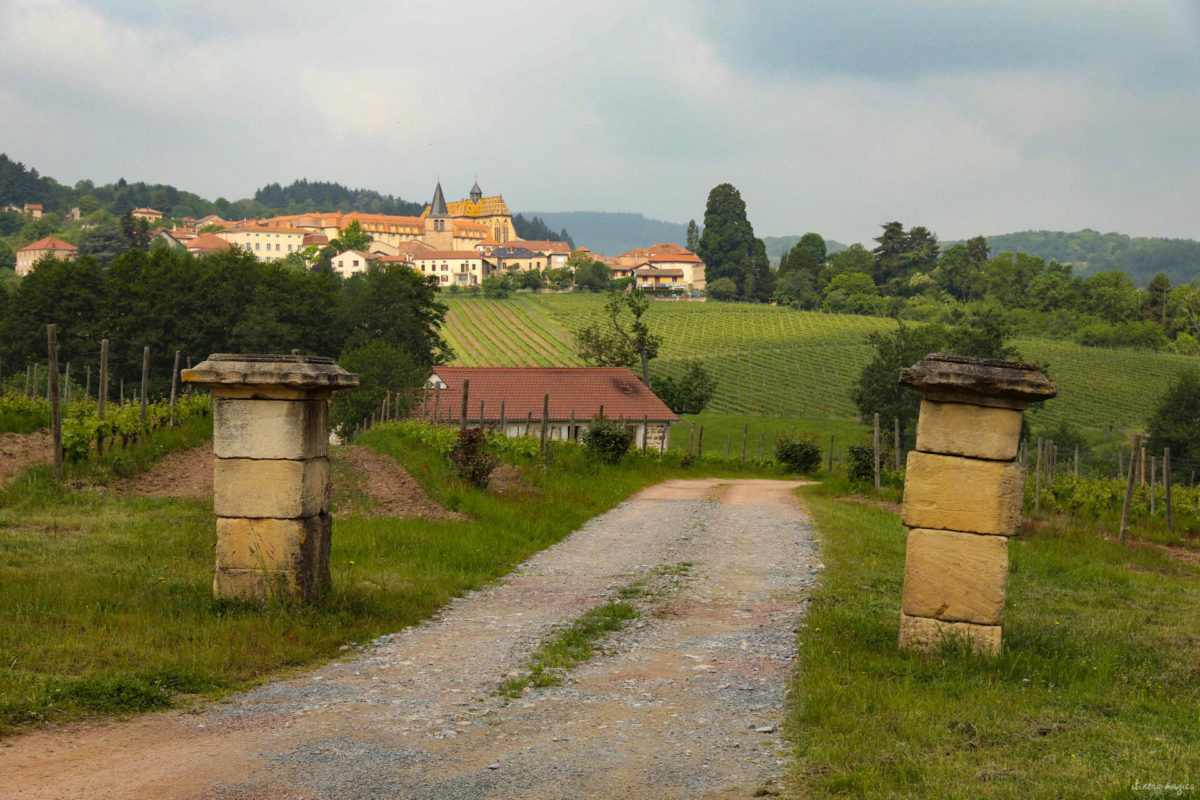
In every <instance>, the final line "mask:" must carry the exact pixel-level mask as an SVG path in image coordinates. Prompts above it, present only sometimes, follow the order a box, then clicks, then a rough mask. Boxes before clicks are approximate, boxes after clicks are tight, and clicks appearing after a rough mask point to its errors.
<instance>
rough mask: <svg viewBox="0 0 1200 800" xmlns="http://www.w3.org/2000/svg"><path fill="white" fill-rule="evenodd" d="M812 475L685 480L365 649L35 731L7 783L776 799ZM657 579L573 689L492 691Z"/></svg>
mask: <svg viewBox="0 0 1200 800" xmlns="http://www.w3.org/2000/svg"><path fill="white" fill-rule="evenodd" d="M795 485H796V484H795V483H791V482H781V481H757V480H756V481H732V482H721V481H716V480H701V481H671V482H668V483H665V484H662V485H660V486H657V487H654V488H652V489H650V490H647V491H645V492H643V493H642V494H640V495H638V496H637V497H635V498H634V499H632V500H631V501H628V502H626V503H624V504H622V505H621V506H619V507H618V508H616V509H614V510H613V511H612V512H609V513H608V514H605V515H602V516H601V517H598V518H596V519H594V520H592V521H591V522H589V523H588V524H587V525H585V526H584V527H583V528H582V529H580V530H579V531H577V532H576V533H574V534H572V535H571V536H570V537H568V538H567V539H566V540H564V541H563V542H561V543H560V544H558V545H556V546H554V547H552V548H549V549H548V550H546V551H544V552H542V553H540V554H538V555H537V556H535V557H534V558H532V559H531V560H530V561H528V562H526V564H525V565H523V566H522V567H521V568H520V569H519V570H518V571H516V572H515V573H514V574H513V575H510V576H509V577H508V578H507V579H506V580H505V581H504V582H503V583H502V584H499V585H497V586H495V587H492V588H490V589H487V590H485V591H481V592H477V593H474V594H472V595H469V596H467V597H464V598H460V599H459V600H457V601H455V602H454V603H453V604H452V605H451V606H450V607H449V608H448V609H446V610H445V611H444V612H443V614H442V615H440V617H439V618H438V619H436V620H433V621H431V622H429V623H426V624H424V625H420V626H417V627H415V628H411V629H408V630H405V631H403V632H401V633H398V634H394V635H392V636H388V637H384V638H383V639H381V640H379V641H378V642H376V643H374V644H373V645H372V646H371V647H370V648H368V649H367V650H366V651H365V652H363V653H361V654H360V655H358V656H356V657H354V658H353V659H350V660H346V661H343V662H335V663H331V664H327V665H325V666H323V667H320V668H318V669H315V670H311V671H309V672H307V673H306V674H304V675H303V676H301V677H298V678H296V679H294V680H290V681H286V682H279V683H273V684H268V685H265V686H263V687H260V688H259V689H256V690H254V691H251V692H248V693H246V694H243V695H240V696H237V697H234V698H231V700H230V702H228V703H226V704H216V705H213V706H211V707H209V708H207V709H203V710H197V711H190V712H188V711H185V712H171V713H167V714H159V715H154V716H149V717H142V718H138V719H135V720H132V721H128V722H115V723H111V724H107V725H100V726H95V725H74V726H68V727H65V728H61V729H49V730H43V731H37V732H33V733H30V734H26V735H23V736H19V737H16V738H15V739H12V740H9V741H8V742H6V743H5V744H7V745H11V746H8V747H0V774H3V776H4V779H3V784H4V796H5V797H6V798H72V799H73V800H85V799H86V798H106V799H107V798H155V799H156V800H157V799H158V798H163V799H164V800H165V799H168V798H214V799H215V798H223V799H230V798H243V799H244V800H249V798H285V797H286V798H438V799H439V800H447V799H452V798H472V799H474V798H552V797H553V798H559V797H561V798H568V797H571V798H575V797H580V798H581V797H594V798H613V797H628V798H698V797H709V798H735V797H737V798H741V797H751V796H754V795H755V794H756V793H763V794H773V793H774V792H775V788H774V787H775V785H776V784H775V783H774V781H775V780H776V779H777V777H778V776H779V774H780V772H781V771H782V764H783V752H782V747H783V743H782V742H781V740H780V733H779V731H778V725H779V723H780V709H781V708H782V705H783V701H784V686H785V682H786V678H787V676H788V674H789V672H790V670H791V667H792V663H793V658H794V656H795V651H794V648H795V636H794V633H793V631H794V628H795V626H796V625H797V624H798V622H799V620H800V619H801V616H802V613H803V608H804V603H805V600H806V594H807V589H808V588H809V587H810V586H811V584H812V583H813V581H815V579H816V574H817V569H818V565H817V564H816V560H815V553H814V552H813V549H812V546H813V545H812V536H811V531H810V528H809V526H808V524H807V522H806V520H805V518H804V515H803V513H802V512H801V511H800V509H799V508H798V506H797V505H796V504H795V502H794V500H793V498H792V497H791V495H790V489H791V487H793V486H795ZM639 578H641V579H644V580H647V581H649V582H650V583H655V582H658V583H659V584H664V585H665V586H666V588H664V589H663V591H662V592H661V594H659V595H656V596H655V599H653V600H652V601H650V602H651V605H653V606H654V607H653V608H651V609H649V611H650V612H651V613H648V614H646V615H645V616H643V617H642V618H641V619H639V620H637V621H636V622H635V623H634V624H632V625H631V626H630V627H629V628H627V629H626V630H625V631H624V632H622V633H621V634H620V635H618V636H617V637H616V638H615V639H614V640H612V641H611V642H610V643H609V644H608V648H609V651H610V652H609V654H607V655H602V656H599V657H597V658H594V659H593V660H591V661H590V662H588V663H587V664H585V665H584V666H582V667H580V668H579V669H577V670H576V671H575V672H573V673H572V675H571V678H570V680H569V681H568V682H567V684H566V685H563V686H557V687H548V688H544V689H535V690H533V691H531V692H529V693H527V694H525V695H523V696H522V697H520V698H518V699H517V700H515V701H512V702H511V703H506V702H505V701H504V700H503V699H501V698H498V697H496V696H495V695H494V693H493V692H494V689H495V688H496V687H497V686H498V684H499V683H500V682H501V681H502V680H503V678H504V676H505V675H507V674H510V673H513V672H516V671H519V670H520V669H521V668H522V667H523V665H524V662H525V659H526V657H527V654H528V653H529V651H530V650H531V649H532V647H534V646H535V645H536V643H537V642H538V641H539V640H541V639H543V638H544V637H545V636H546V635H548V634H549V633H550V632H552V631H553V630H554V629H555V627H556V626H560V625H562V624H563V623H565V622H567V621H569V620H570V619H573V618H574V617H575V616H577V615H578V614H580V613H581V612H582V611H584V610H586V609H588V608H591V607H594V606H596V605H599V604H601V603H603V602H605V600H606V599H608V598H610V597H612V595H613V593H614V591H615V590H616V589H617V588H619V587H621V586H628V585H629V584H630V583H631V582H632V581H635V580H637V579H639ZM664 582H665V583H664Z"/></svg>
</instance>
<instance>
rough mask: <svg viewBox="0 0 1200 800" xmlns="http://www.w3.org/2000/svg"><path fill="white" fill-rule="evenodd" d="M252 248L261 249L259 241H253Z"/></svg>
mask: <svg viewBox="0 0 1200 800" xmlns="http://www.w3.org/2000/svg"><path fill="white" fill-rule="evenodd" d="M254 249H255V250H261V249H262V247H261V246H260V245H259V243H258V242H255V243H254Z"/></svg>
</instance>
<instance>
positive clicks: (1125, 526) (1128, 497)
mask: <svg viewBox="0 0 1200 800" xmlns="http://www.w3.org/2000/svg"><path fill="white" fill-rule="evenodd" d="M1139 447H1141V441H1140V439H1139V437H1138V435H1137V434H1136V433H1135V434H1134V435H1133V449H1132V450H1131V451H1130V453H1129V481H1128V482H1127V483H1126V484H1125V502H1124V503H1123V504H1122V505H1121V533H1120V539H1121V544H1122V545H1123V544H1125V535H1126V534H1127V533H1129V506H1130V504H1131V503H1132V502H1133V483H1134V480H1135V479H1136V478H1137V454H1138V448H1139Z"/></svg>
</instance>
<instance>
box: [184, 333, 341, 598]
mask: <svg viewBox="0 0 1200 800" xmlns="http://www.w3.org/2000/svg"><path fill="white" fill-rule="evenodd" d="M183 380H184V381H185V382H187V383H191V384H194V385H196V386H200V387H204V388H208V389H211V390H212V396H213V450H214V451H215V453H216V456H217V460H216V466H215V468H214V474H213V506H214V509H215V510H216V512H217V564H216V577H215V579H214V580H213V594H214V595H215V596H216V597H218V598H230V599H241V600H252V601H256V602H263V601H265V600H267V599H268V598H270V597H272V596H275V595H286V596H291V597H302V598H308V597H311V596H312V595H313V594H314V593H315V592H316V591H317V590H318V589H319V588H320V587H321V586H322V585H324V584H327V583H328V582H329V546H330V541H331V536H332V520H331V518H330V516H329V495H330V473H329V458H328V440H329V398H330V396H331V395H332V394H333V392H334V391H336V390H338V389H345V388H350V387H353V386H357V385H358V376H357V375H353V374H351V373H349V372H346V371H345V370H344V369H342V368H341V367H339V366H338V365H337V364H335V363H333V359H331V358H323V357H320V356H302V355H290V356H288V355H243V354H230V353H217V354H214V355H210V356H209V357H208V360H207V361H204V362H202V363H200V364H198V365H196V366H195V367H194V368H191V369H185V370H184V371H183Z"/></svg>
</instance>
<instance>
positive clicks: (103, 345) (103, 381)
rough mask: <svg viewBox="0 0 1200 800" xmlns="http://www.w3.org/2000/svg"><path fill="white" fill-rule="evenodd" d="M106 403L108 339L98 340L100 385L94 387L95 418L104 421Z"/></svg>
mask: <svg viewBox="0 0 1200 800" xmlns="http://www.w3.org/2000/svg"><path fill="white" fill-rule="evenodd" d="M107 403H108V339H101V340H100V385H99V386H97V387H96V416H97V417H98V418H99V419H100V421H101V422H103V421H104V406H105V405H106V404H107Z"/></svg>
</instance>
